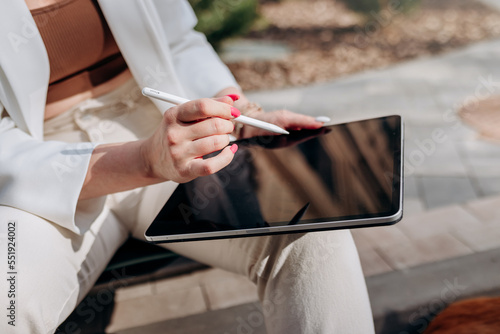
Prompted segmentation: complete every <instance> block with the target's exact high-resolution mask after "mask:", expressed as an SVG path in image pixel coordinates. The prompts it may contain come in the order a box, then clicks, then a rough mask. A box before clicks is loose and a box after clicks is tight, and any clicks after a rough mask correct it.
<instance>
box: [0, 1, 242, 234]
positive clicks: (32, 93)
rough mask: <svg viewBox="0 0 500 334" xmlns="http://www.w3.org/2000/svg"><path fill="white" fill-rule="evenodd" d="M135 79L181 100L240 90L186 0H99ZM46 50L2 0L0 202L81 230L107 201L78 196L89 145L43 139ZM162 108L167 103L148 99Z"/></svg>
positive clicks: (29, 21) (16, 5)
mask: <svg viewBox="0 0 500 334" xmlns="http://www.w3.org/2000/svg"><path fill="white" fill-rule="evenodd" d="M99 4H100V6H101V9H102V11H103V13H104V16H105V18H106V21H107V22H108V25H109V26H110V28H111V31H112V33H113V36H114V38H115V40H116V43H117V44H118V47H119V48H120V50H121V52H122V55H123V57H124V58H125V61H126V62H127V64H128V66H129V69H130V70H131V72H132V75H133V77H134V78H135V80H136V81H137V83H138V84H139V86H140V87H145V86H150V87H153V88H156V89H160V90H163V91H167V92H171V93H173V94H178V95H181V96H186V97H187V98H199V97H210V96H213V95H215V93H217V92H219V91H220V90H222V89H224V88H227V87H230V86H235V87H238V86H237V84H236V82H235V80H234V78H233V76H232V75H231V73H230V72H229V70H228V69H227V68H226V67H225V66H224V64H223V63H222V62H221V61H220V60H219V58H218V56H217V55H216V53H215V52H214V51H213V49H212V48H211V46H210V45H209V44H208V43H207V41H206V39H205V37H204V36H203V35H201V34H199V33H197V32H195V31H193V27H194V25H195V24H196V17H195V15H194V13H193V11H192V9H191V7H190V6H189V4H188V3H187V1H185V0H99ZM49 74H50V69H49V62H48V57H47V52H46V49H45V46H44V44H43V41H42V39H41V36H40V34H39V32H38V29H37V27H36V25H35V22H34V21H33V18H32V16H31V14H30V12H29V10H28V8H27V6H26V4H25V3H24V1H21V0H15V1H2V2H1V4H0V114H2V110H3V109H5V111H6V112H7V114H8V115H5V112H4V113H3V114H4V115H3V117H1V118H0V205H6V206H11V207H14V208H18V209H20V210H23V211H26V212H30V213H32V214H35V215H37V216H40V217H43V218H45V219H47V220H49V221H52V222H54V223H56V224H59V225H60V226H63V227H65V228H67V229H70V230H72V231H74V232H75V233H78V234H81V233H83V232H85V231H86V230H87V229H88V228H89V227H90V224H91V223H92V222H93V221H94V220H95V218H96V217H97V216H98V215H99V213H100V211H101V210H102V208H103V205H104V200H105V198H98V199H92V200H86V201H78V197H79V195H80V191H81V187H82V184H83V181H84V179H85V175H86V173H87V168H88V163H89V160H90V156H91V153H92V150H93V148H94V147H95V146H96V145H97V144H91V143H75V144H73V143H71V144H70V143H63V142H55V141H52V142H47V141H43V117H44V109H45V100H46V92H47V87H48V80H49ZM154 103H155V104H156V105H157V107H158V109H159V110H160V111H164V110H166V109H167V108H168V107H170V105H169V104H167V103H164V102H160V101H154Z"/></svg>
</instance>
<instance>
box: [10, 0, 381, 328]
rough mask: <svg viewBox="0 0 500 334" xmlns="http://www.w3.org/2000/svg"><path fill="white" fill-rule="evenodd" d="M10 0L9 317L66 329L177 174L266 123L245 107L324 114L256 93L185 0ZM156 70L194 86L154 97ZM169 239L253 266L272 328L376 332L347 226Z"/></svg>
mask: <svg viewBox="0 0 500 334" xmlns="http://www.w3.org/2000/svg"><path fill="white" fill-rule="evenodd" d="M0 6H1V7H0V29H1V30H2V32H3V34H2V35H1V36H2V38H1V39H0V69H1V71H0V111H2V110H3V111H2V112H1V115H2V116H1V117H2V118H1V119H0V220H1V221H0V228H1V229H2V232H1V233H4V235H7V236H8V237H9V238H11V237H12V236H13V237H12V238H13V239H11V241H16V242H17V244H16V248H15V250H13V249H11V252H10V253H9V255H11V258H12V256H13V259H14V260H15V262H14V267H12V268H6V272H7V271H9V272H14V270H15V272H16V274H14V277H13V280H14V281H15V282H16V284H15V285H14V286H15V289H14V290H15V293H14V296H12V295H10V294H9V295H7V296H6V295H5V294H2V297H1V298H2V299H1V303H2V305H5V306H6V307H10V305H14V306H18V308H17V309H16V310H15V311H14V312H11V311H9V312H10V314H9V315H10V318H8V319H7V320H9V321H11V320H10V319H12V318H14V321H15V322H14V323H9V322H7V321H3V322H2V323H1V325H0V326H1V327H0V328H1V329H2V330H1V332H2V333H3V332H7V333H11V332H12V333H46V332H53V331H54V330H55V329H56V328H57V326H58V325H59V324H60V323H61V322H62V321H63V320H64V319H65V318H66V317H67V316H68V315H69V314H70V313H71V312H72V310H73V309H74V308H75V307H76V305H77V304H78V302H79V301H81V300H82V298H83V297H84V296H85V294H86V293H87V292H88V290H89V289H90V288H91V287H92V285H93V284H94V282H95V280H96V279H97V277H98V276H99V274H100V272H102V270H103V269H104V267H105V266H106V264H107V262H108V261H109V259H110V258H111V256H112V255H113V253H114V252H115V251H116V249H117V248H118V247H119V246H120V245H121V244H122V243H123V242H124V240H126V238H127V237H128V236H129V234H130V233H132V235H133V236H135V237H138V238H143V233H144V229H145V228H146V227H147V225H148V224H149V223H150V222H151V221H152V219H153V218H154V217H155V216H156V214H157V213H158V211H159V210H160V209H161V206H162V205H163V203H165V201H166V199H167V198H168V196H169V195H170V194H171V193H172V191H173V190H174V189H175V186H176V184H177V183H178V182H186V181H189V180H191V179H193V178H196V177H198V176H201V175H206V174H210V173H214V172H216V171H218V170H220V169H221V168H223V167H224V166H226V165H228V164H229V163H230V162H231V160H232V158H233V156H234V154H237V153H236V150H237V147H236V146H234V145H233V146H228V144H229V139H228V134H230V133H235V134H238V135H240V136H245V137H248V136H253V135H257V134H260V133H262V132H261V131H259V130H257V129H254V128H246V127H243V128H242V129H236V131H235V130H234V125H233V123H232V122H231V120H232V119H233V118H234V117H236V116H238V115H239V113H240V112H244V113H247V114H249V115H251V116H253V117H256V118H259V119H262V120H265V121H268V122H272V123H275V124H277V125H279V126H282V127H285V128H294V129H300V128H318V127H320V126H321V125H322V124H321V123H318V122H316V121H315V120H314V119H313V118H311V117H307V116H303V115H298V114H294V113H291V112H286V111H278V112H270V113H261V112H260V110H259V109H258V108H257V107H255V105H253V104H251V103H249V102H248V100H247V99H246V98H245V97H244V95H243V94H242V93H241V91H240V89H239V87H238V85H237V84H236V82H235V81H234V78H233V77H232V76H231V74H230V73H229V71H228V70H227V68H226V67H225V66H224V65H223V64H222V63H221V62H220V60H219V59H218V58H217V56H216V54H215V53H214V51H213V50H212V49H211V48H210V47H209V45H208V44H207V42H206V40H205V39H204V37H203V36H202V35H200V34H199V33H196V32H194V31H193V29H192V28H193V27H194V25H195V23H196V18H195V16H194V14H193V12H192V10H191V9H190V7H189V5H188V4H187V2H185V1H181V0H170V1H166V0H164V1H153V0H143V1H136V0H121V1H113V0H100V1H99V2H98V3H97V2H96V1H91V0H27V1H26V2H23V1H20V0H16V1H13V2H9V3H8V4H2V5H0ZM108 26H109V27H108ZM144 86H150V87H153V88H155V89H159V90H162V91H166V92H170V93H173V94H176V95H180V96H184V97H187V98H190V99H194V100H195V101H192V102H190V103H186V104H183V105H180V106H176V107H172V106H171V105H168V104H166V103H161V102H158V101H153V102H154V104H153V103H152V102H151V101H149V100H148V99H146V98H144V97H142V96H140V93H139V92H140V88H141V87H144ZM207 96H214V98H213V99H206V98H204V99H202V98H203V97H207ZM239 109H241V111H240V110H239ZM162 113H163V115H162ZM234 131H235V132H234ZM219 149H222V152H221V153H220V154H218V155H217V156H216V157H213V158H211V159H207V160H203V159H200V158H199V157H200V156H203V155H205V154H206V153H210V152H213V151H216V150H219ZM7 241H8V240H7ZM167 247H168V248H170V249H172V250H173V251H175V252H177V253H179V254H183V255H185V256H189V257H191V258H194V259H196V260H198V261H201V262H204V263H207V264H209V265H212V266H217V267H221V268H224V269H227V270H231V271H234V272H238V273H240V274H243V275H247V276H248V277H249V278H250V279H251V280H252V281H253V282H255V283H256V284H257V286H258V291H259V297H260V299H261V301H262V303H263V306H264V314H265V316H266V326H267V328H268V332H269V333H370V332H373V324H372V320H371V311H370V305H369V302H368V297H367V293H366V287H365V285H364V280H363V276H362V272H361V269H360V265H359V259H358V256H357V252H356V249H355V247H354V244H353V241H352V238H351V236H350V233H349V232H348V231H341V232H325V233H311V234H301V235H285V236H274V237H262V238H246V239H229V240H218V241H207V242H191V243H182V244H172V245H168V246H167ZM6 248H7V247H3V249H1V250H0V252H1V254H2V255H1V256H2V258H4V259H6V258H7V255H8V254H6V253H5V252H7V250H8V249H6ZM10 265H12V263H11V264H10ZM4 285H5V286H4ZM10 286H11V285H10V283H9V282H8V281H5V280H2V283H0V288H1V291H6V290H9V289H10ZM4 287H5V289H4ZM12 315H13V317H12ZM14 324H15V326H13V325H14Z"/></svg>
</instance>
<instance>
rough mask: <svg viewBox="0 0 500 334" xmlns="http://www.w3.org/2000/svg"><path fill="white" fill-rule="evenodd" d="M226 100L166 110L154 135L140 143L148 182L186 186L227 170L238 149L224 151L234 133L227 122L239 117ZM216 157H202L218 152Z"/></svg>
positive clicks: (193, 102) (204, 101)
mask: <svg viewBox="0 0 500 334" xmlns="http://www.w3.org/2000/svg"><path fill="white" fill-rule="evenodd" d="M232 105H233V100H232V99H231V98H230V97H228V96H225V97H220V98H217V99H199V100H195V101H191V102H187V103H184V104H182V105H179V106H176V107H173V108H170V109H169V110H167V111H166V112H165V114H164V116H163V121H162V123H161V125H160V126H159V127H158V129H157V130H156V131H155V133H154V134H153V135H152V136H151V137H150V138H148V139H147V140H145V141H144V142H143V145H142V147H141V152H142V156H143V159H144V161H145V163H146V168H147V170H148V173H149V174H150V176H151V177H152V178H160V179H163V180H173V181H176V182H179V183H183V182H188V181H190V180H192V179H194V178H196V177H198V176H204V175H209V174H213V173H215V172H217V171H219V170H220V169H222V168H224V167H225V166H227V165H228V164H229V163H230V162H231V160H232V159H233V156H234V153H235V152H236V150H237V149H238V147H237V146H236V145H232V146H231V147H227V146H228V144H229V136H228V134H230V133H231V132H232V131H233V130H234V124H233V123H232V122H231V121H230V120H231V119H233V118H234V117H237V116H239V114H240V112H239V111H238V109H236V108H234V107H232ZM221 149H222V152H220V153H219V154H218V155H216V156H214V157H211V158H208V159H203V158H202V156H204V155H207V154H210V153H213V152H215V151H218V150H221Z"/></svg>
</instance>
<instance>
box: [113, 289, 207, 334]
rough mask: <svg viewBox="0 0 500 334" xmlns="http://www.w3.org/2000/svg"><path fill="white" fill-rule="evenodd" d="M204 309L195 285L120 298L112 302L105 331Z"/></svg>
mask: <svg viewBox="0 0 500 334" xmlns="http://www.w3.org/2000/svg"><path fill="white" fill-rule="evenodd" d="M207 310H208V308H207V306H206V304H205V301H204V298H203V293H202V290H201V288H200V287H199V286H197V287H193V288H189V289H179V290H172V291H169V292H166V293H161V294H159V293H158V294H154V295H153V296H144V297H140V298H134V299H128V300H123V301H121V302H118V303H116V304H115V306H114V309H113V314H112V316H111V320H110V323H109V325H108V327H107V328H106V332H108V333H109V332H111V333H112V332H116V331H119V330H123V329H127V328H133V327H138V326H143V325H146V324H152V323H155V322H159V321H164V320H168V319H175V318H180V317H185V316H188V315H193V314H198V313H202V312H206V311H207Z"/></svg>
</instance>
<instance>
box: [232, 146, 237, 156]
mask: <svg viewBox="0 0 500 334" xmlns="http://www.w3.org/2000/svg"><path fill="white" fill-rule="evenodd" d="M236 151H238V145H236V144H233V145H231V152H233V154H235V153H236Z"/></svg>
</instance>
